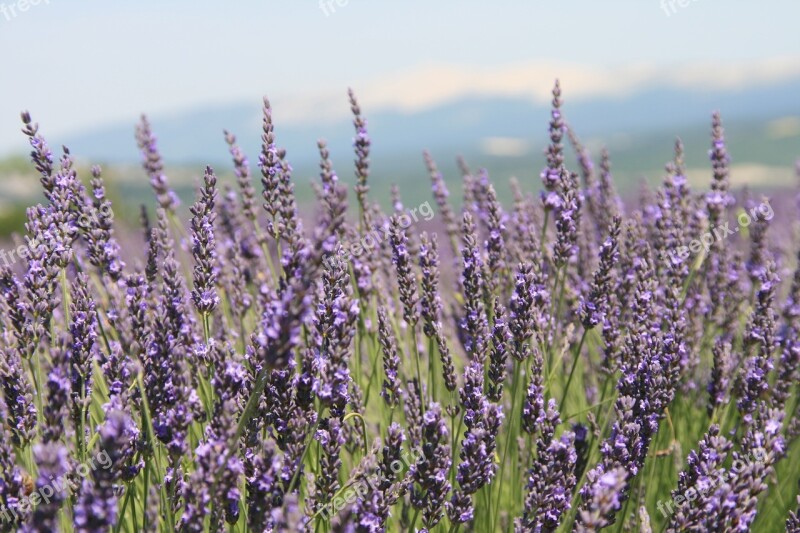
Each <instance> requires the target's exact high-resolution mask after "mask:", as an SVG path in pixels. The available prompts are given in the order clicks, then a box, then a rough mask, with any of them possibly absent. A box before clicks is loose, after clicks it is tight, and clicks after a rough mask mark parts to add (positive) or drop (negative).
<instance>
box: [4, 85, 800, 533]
mask: <svg viewBox="0 0 800 533" xmlns="http://www.w3.org/2000/svg"><path fill="white" fill-rule="evenodd" d="M349 105H350V108H351V111H352V112H353V115H354V119H353V124H354V127H355V137H354V139H353V148H354V154H355V155H354V164H355V171H354V176H355V183H354V184H351V185H352V187H353V192H354V194H353V197H354V198H355V199H356V202H355V204H356V208H355V209H350V208H349V207H348V187H349V186H348V184H347V183H346V182H345V181H344V180H340V178H339V177H338V174H337V172H336V170H335V169H334V164H333V160H332V155H331V152H330V150H329V149H328V145H327V144H326V143H325V142H324V141H320V142H319V143H318V146H317V149H318V150H319V155H320V175H319V183H318V184H316V185H315V190H316V193H317V202H318V206H317V208H316V209H315V212H316V216H315V217H314V218H313V223H311V224H304V223H303V219H302V217H301V214H302V213H303V212H304V211H305V206H304V205H302V204H300V203H298V200H297V199H296V198H295V193H294V187H295V183H294V178H293V176H292V166H291V164H290V162H289V159H288V156H287V154H286V151H285V150H283V149H282V148H281V147H280V146H281V145H280V143H281V140H280V136H279V135H278V134H276V130H275V127H274V124H273V118H272V117H273V114H272V107H271V105H270V103H269V101H268V100H267V99H265V100H264V107H263V124H262V130H263V131H262V138H261V141H262V148H261V152H260V154H258V160H257V161H258V169H259V170H260V173H261V179H260V188H261V198H262V199H263V205H262V207H263V210H260V209H258V208H257V198H258V191H257V187H258V186H259V185H258V183H257V182H254V180H253V177H252V174H251V169H250V164H249V160H248V157H247V155H246V154H245V153H244V151H243V149H242V148H241V147H240V146H239V144H237V141H236V137H235V136H234V135H233V134H231V133H228V132H225V136H224V140H225V142H226V143H227V146H228V150H229V152H230V156H231V159H232V169H231V171H230V172H229V174H230V175H231V176H230V180H228V179H227V178H226V175H225V174H226V173H219V174H217V173H216V172H215V171H214V170H212V169H211V168H210V167H207V168H206V169H205V172H204V176H203V180H202V183H201V184H200V187H199V190H198V194H197V197H196V199H195V202H194V204H193V205H191V207H190V208H189V209H188V212H186V211H184V210H182V208H181V207H180V206H181V204H180V203H179V201H178V197H177V195H176V194H175V193H174V191H173V190H172V189H171V188H170V186H169V184H168V181H167V177H166V173H165V166H164V162H163V159H162V156H161V153H160V152H159V149H158V146H157V142H156V136H155V133H154V132H153V128H152V126H151V124H150V123H149V122H148V120H147V119H146V118H145V117H143V118H142V120H141V122H140V124H139V125H138V126H137V128H136V141H137V143H138V146H139V149H140V151H141V153H142V156H143V168H144V170H145V173H146V175H147V177H148V178H149V180H150V183H151V185H152V188H153V190H154V193H155V199H154V200H155V204H156V205H155V208H156V209H155V211H153V210H152V208H148V207H147V206H145V207H143V208H142V210H141V212H142V217H141V218H142V229H141V230H137V231H135V232H130V233H131V235H128V234H127V233H126V232H125V231H123V228H121V227H119V224H118V223H115V219H114V215H113V205H112V202H111V201H110V199H109V197H108V195H107V194H106V186H107V184H106V182H105V181H104V180H103V178H102V177H101V171H100V169H99V167H94V168H92V170H91V171H90V172H89V173H87V174H86V175H84V173H83V170H81V169H80V168H79V166H77V165H76V164H75V163H74V161H73V156H72V154H71V153H70V152H69V150H68V149H66V148H64V150H63V153H62V155H61V157H60V159H57V158H56V157H55V156H54V154H53V153H52V151H51V150H50V148H49V145H48V143H47V141H46V139H45V137H44V135H43V133H42V132H41V130H40V128H39V126H38V124H36V123H34V122H33V120H32V118H31V116H30V115H29V114H28V113H23V115H22V120H23V130H22V131H23V133H24V135H25V136H26V137H27V138H28V140H29V142H30V144H31V148H32V150H31V154H30V159H31V162H32V165H33V168H34V171H35V173H36V175H37V177H38V179H39V181H40V183H41V185H42V190H43V203H42V204H40V205H37V206H35V207H32V208H30V209H29V210H28V213H27V215H28V220H27V224H26V226H25V232H24V235H23V236H22V237H23V238H22V239H20V241H21V242H23V241H24V248H25V250H26V251H27V252H28V253H27V254H26V255H25V258H24V261H21V262H20V263H18V264H16V265H14V267H13V268H3V269H2V270H0V292H1V293H2V295H3V298H2V301H0V325H1V326H2V331H0V379H2V384H0V466H1V467H2V468H0V531H48V532H49V531H113V532H114V533H117V532H120V531H126V532H129V531H148V532H150V531H164V532H173V531H197V532H203V531H209V532H218V531H230V532H245V531H256V532H264V531H270V532H272V531H314V532H331V531H357V532H375V531H442V532H450V533H453V532H455V531H459V530H463V531H515V532H528V531H531V532H555V531H560V532H566V531H598V530H600V529H604V528H613V529H615V530H616V531H636V530H639V531H655V530H658V531H664V530H665V531H748V530H753V531H778V530H783V529H784V528H785V530H786V531H798V530H800V521H799V520H798V510H797V504H796V502H797V501H798V500H797V495H798V494H797V493H798V484H797V480H798V478H800V443H798V438H797V437H798V436H800V394H799V393H800V391H799V390H798V372H800V368H799V367H800V345H799V344H798V341H797V338H796V337H797V333H798V331H800V311H799V310H798V309H800V308H798V302H800V267H799V266H798V265H797V262H798V257H800V255H798V249H800V242H797V239H795V238H793V237H791V236H790V232H780V231H776V230H777V229H779V228H780V225H778V224H776V223H775V222H773V221H771V219H772V217H773V215H774V216H777V217H780V218H781V220H783V221H784V225H790V224H792V223H795V224H796V222H795V219H794V218H793V217H795V216H796V210H795V208H794V207H790V208H788V209H783V206H782V205H781V204H780V201H776V202H775V206H774V209H773V206H772V204H770V200H769V199H768V198H764V199H762V200H761V204H760V205H759V204H755V203H754V202H752V201H750V200H746V199H743V198H742V197H741V195H737V194H736V193H735V191H733V190H732V189H731V181H730V175H731V171H732V170H731V167H730V160H731V155H730V154H729V152H728V148H727V145H726V141H725V134H724V130H723V126H722V119H721V117H720V115H719V114H714V115H713V117H712V131H711V149H710V151H709V158H710V167H709V179H708V181H709V190H708V191H693V190H692V189H691V188H690V186H689V180H688V179H687V176H686V168H685V164H684V162H683V150H684V148H683V145H682V143H681V142H680V141H678V142H677V143H676V145H675V155H674V157H673V159H672V160H671V161H669V162H668V163H667V165H666V177H665V178H664V180H663V182H662V185H661V186H660V187H658V189H657V190H655V191H653V192H652V193H650V194H647V195H644V196H643V197H642V199H641V200H640V202H639V203H638V204H636V203H634V202H625V201H623V200H622V199H621V198H620V197H619V196H618V194H617V193H616V192H615V190H616V188H615V186H614V181H613V176H612V174H611V158H610V155H609V152H608V151H607V150H603V151H602V152H601V154H600V157H599V165H598V166H597V167H595V164H594V162H593V159H592V153H591V151H590V150H589V149H587V148H586V147H585V146H584V145H583V144H581V142H580V140H579V138H578V136H577V132H576V131H575V130H574V129H573V127H572V126H570V128H569V129H567V126H566V121H565V113H566V112H568V106H565V102H564V99H563V98H562V90H561V87H560V85H559V84H558V83H556V85H555V88H554V89H553V101H552V110H551V114H550V120H549V123H548V125H547V132H548V136H549V145H548V147H547V149H546V152H545V153H546V159H547V165H546V167H545V168H544V170H543V171H542V172H541V175H540V177H541V180H542V182H543V185H544V189H543V191H542V193H541V195H540V196H538V198H537V195H536V194H534V193H535V191H534V187H533V186H532V185H531V184H529V183H526V182H524V181H517V180H513V181H512V183H511V189H512V191H513V197H514V203H513V205H512V206H510V207H508V208H507V207H505V206H504V205H503V203H502V202H501V198H502V197H503V195H502V193H501V191H502V186H501V184H499V183H493V182H492V179H491V178H490V176H489V174H488V172H487V171H486V170H483V169H475V170H473V169H470V168H469V167H468V166H467V164H466V162H465V161H464V160H463V159H461V160H459V162H458V163H459V166H460V170H461V175H462V179H463V184H464V202H463V204H462V205H461V206H459V205H458V204H457V203H453V202H452V201H451V199H450V197H449V192H448V187H450V189H452V186H453V184H452V183H450V184H448V183H447V180H446V179H445V177H444V175H443V173H442V172H441V171H440V170H439V168H438V167H437V165H436V163H435V162H434V159H433V157H432V156H431V155H430V154H429V153H427V152H425V153H424V162H425V165H426V167H427V171H428V173H429V175H430V178H431V184H432V187H431V193H432V198H433V200H434V201H435V203H436V205H437V206H438V210H439V211H438V216H437V219H436V220H435V221H433V222H431V223H428V224H412V223H410V219H409V217H408V215H407V213H406V208H405V206H404V205H403V201H402V199H401V193H402V188H395V189H393V193H392V198H391V201H392V207H393V209H392V212H391V213H390V214H386V213H384V212H383V211H382V210H381V208H380V207H379V203H376V200H381V199H378V198H374V197H373V195H374V192H373V193H371V191H374V190H375V189H374V188H370V179H372V178H371V176H372V175H373V173H372V172H371V168H370V159H369V156H370V153H371V152H372V150H373V141H372V139H371V137H370V136H369V133H368V130H367V120H366V118H365V115H364V111H363V110H362V108H361V106H360V105H359V104H358V102H357V100H356V97H355V95H354V93H353V92H352V91H350V92H349ZM573 126H574V125H573ZM543 130H544V127H543ZM564 134H567V135H568V137H569V139H570V141H571V144H572V146H573V148H574V152H575V154H574V155H575V161H574V163H571V162H570V161H569V157H568V155H569V154H568V153H567V152H566V151H565V146H564V144H563V142H562V141H563V137H564ZM378 146H379V145H378V144H377V143H376V145H375V147H376V148H377V147H378ZM571 167H574V168H575V170H576V171H573V170H572V169H571ZM227 181H230V183H226V182H227ZM84 182H85V183H86V184H84ZM764 205H766V207H768V208H769V209H766V208H764V209H762V208H761V207H760V206H764ZM459 209H460V210H461V212H460V213H459ZM148 213H155V216H154V217H153V218H152V222H151V216H150V214H148ZM743 214H744V215H745V216H746V217H747V218H748V219H749V221H748V223H747V224H746V225H747V226H748V227H747V229H746V230H745V229H744V223H743V222H742V221H743V220H744V218H743V216H742V215H743ZM186 221H188V224H187V222H186ZM406 222H409V223H406ZM725 224H739V225H740V226H742V228H740V229H742V231H740V232H733V233H734V234H731V235H730V236H729V237H728V236H725V238H720V237H719V236H718V234H715V235H714V236H715V238H714V239H713V240H712V241H710V244H709V245H707V246H705V247H696V246H694V245H693V243H695V242H697V243H706V242H709V241H708V235H710V233H709V232H712V231H714V229H715V228H717V227H720V226H722V225H725ZM141 235H144V238H143V239H142V237H141ZM133 239H139V242H140V244H141V246H140V247H138V248H140V249H141V250H142V251H143V253H142V255H141V256H138V257H137V254H136V253H135V250H136V249H137V247H136V246H134V247H123V246H122V245H121V244H120V243H121V242H123V240H124V241H125V242H127V241H129V240H133ZM367 242H371V243H372V245H371V246H366V245H365V243H367ZM442 242H444V243H445V244H444V245H441V246H440V243H442ZM744 258H747V259H746V260H745V259H744ZM782 278H785V281H784V280H783V279H782Z"/></svg>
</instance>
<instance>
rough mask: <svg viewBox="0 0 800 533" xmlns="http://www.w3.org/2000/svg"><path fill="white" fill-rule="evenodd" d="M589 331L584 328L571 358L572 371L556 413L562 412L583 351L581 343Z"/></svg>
mask: <svg viewBox="0 0 800 533" xmlns="http://www.w3.org/2000/svg"><path fill="white" fill-rule="evenodd" d="M588 331H589V330H588V329H586V328H584V330H583V335H581V342H580V343H578V349H577V351H576V352H575V354H573V356H572V369H570V371H569V377H568V378H567V384H566V386H564V395H563V396H562V397H561V403H560V404H558V412H559V413H560V412H562V411H563V410H564V402H566V401H567V394H569V387H570V385H572V377H573V376H574V375H575V369H576V368H577V367H578V360H579V359H580V358H581V350H582V349H583V342H584V341H585V340H586V333H587V332H588Z"/></svg>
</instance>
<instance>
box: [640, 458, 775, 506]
mask: <svg viewBox="0 0 800 533" xmlns="http://www.w3.org/2000/svg"><path fill="white" fill-rule="evenodd" d="M766 457H767V452H766V450H764V449H763V448H756V449H755V450H753V452H752V453H751V454H749V455H748V456H747V457H743V458H740V459H735V460H734V461H733V464H731V467H730V468H729V469H728V470H721V471H719V472H718V473H717V475H716V476H709V477H708V482H706V483H698V485H697V486H696V487H689V488H688V489H686V490H685V491H684V492H674V493H673V494H672V498H671V499H670V500H668V501H666V502H664V501H662V500H658V502H657V503H656V508H657V509H658V510H659V511H660V512H661V514H662V515H663V516H664V517H665V518H667V517H669V516H671V515H673V514H675V511H676V510H677V509H680V508H681V507H683V506H684V505H686V504H688V503H691V502H693V501H695V500H696V499H697V498H699V497H700V496H707V495H708V494H710V493H712V492H713V491H714V490H716V488H717V487H719V486H720V485H721V484H722V483H725V482H727V481H730V480H732V479H734V478H736V476H737V475H738V474H739V472H741V471H742V470H744V469H745V468H747V466H749V465H751V464H753V463H763V462H764V461H765V459H766Z"/></svg>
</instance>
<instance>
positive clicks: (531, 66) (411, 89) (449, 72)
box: [276, 57, 800, 121]
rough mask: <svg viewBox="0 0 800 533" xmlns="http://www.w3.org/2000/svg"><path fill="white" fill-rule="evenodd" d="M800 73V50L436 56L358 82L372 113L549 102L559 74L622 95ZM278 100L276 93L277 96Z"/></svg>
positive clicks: (304, 106)
mask: <svg viewBox="0 0 800 533" xmlns="http://www.w3.org/2000/svg"><path fill="white" fill-rule="evenodd" d="M797 77H800V57H786V58H775V59H770V60H766V61H764V60H761V61H753V62H750V63H737V64H727V65H726V64H718V63H714V64H703V63H697V64H689V65H683V66H680V67H675V68H665V67H663V66H657V65H655V64H648V63H641V64H630V65H626V66H620V67H616V68H604V67H595V66H587V65H579V64H574V63H556V62H532V63H525V64H517V65H510V66H499V67H462V66H454V65H444V64H438V65H434V64H430V65H426V66H421V67H418V68H414V69H410V70H405V71H400V72H397V73H395V74H394V75H390V76H388V77H387V76H383V77H382V78H381V79H380V80H373V81H370V82H367V83H365V84H364V85H363V86H357V87H355V90H356V94H357V95H358V97H359V102H360V103H361V105H362V108H363V109H364V110H365V113H366V115H367V116H369V113H370V112H371V111H372V112H374V111H376V110H378V109H395V110H399V111H419V110H421V109H425V108H429V107H432V106H436V105H439V104H443V103H446V102H449V101H452V100H454V99H457V98H463V97H469V96H484V97H487V96H498V97H521V98H530V99H531V100H532V101H534V102H537V103H540V104H541V103H546V102H548V101H549V100H550V98H551V94H550V93H551V90H552V87H553V82H554V80H555V79H556V78H558V79H559V80H560V82H561V87H562V90H563V94H564V98H565V99H566V100H567V101H569V100H581V99H588V98H592V97H598V96H604V97H619V98H624V97H626V96H629V95H631V94H634V93H636V92H639V91H641V90H643V89H647V88H652V87H661V88H679V89H689V90H697V91H709V90H715V91H720V90H737V89H742V88H747V87H757V86H766V85H771V84H774V83H777V82H781V81H785V80H789V79H793V78H797ZM280 100H281V102H280V103H281V104H282V105H284V106H286V107H284V109H282V110H280V111H279V110H277V109H276V113H278V112H280V113H281V115H282V116H283V117H284V118H285V119H287V120H292V121H312V120H314V121H319V120H320V118H321V117H320V114H321V112H322V118H324V119H325V118H326V119H333V118H338V117H341V116H343V115H345V114H346V113H347V111H348V110H347V107H346V106H343V105H342V95H341V94H337V95H331V94H317V95H301V96H298V97H292V98H291V99H289V98H284V99H280ZM276 101H277V99H276Z"/></svg>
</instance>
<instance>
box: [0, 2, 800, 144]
mask: <svg viewBox="0 0 800 533" xmlns="http://www.w3.org/2000/svg"><path fill="white" fill-rule="evenodd" d="M682 1H683V2H685V3H686V5H685V6H684V7H681V6H680V5H679V3H678V0H674V5H675V9H674V12H672V13H671V15H669V16H667V14H666V13H665V11H664V10H663V9H662V6H661V0H618V1H613V2H612V1H606V2H598V1H584V0H580V1H578V0H572V1H564V0H562V1H559V2H555V1H552V2H537V1H530V0H526V1H523V0H518V1H512V0H501V1H496V0H495V1H491V2H489V1H480V2H479V1H475V0H458V1H450V0H446V1H444V0H436V1H431V0H427V1H423V0H405V1H383V0H381V1H377V0H372V1H367V0H347V1H346V2H344V1H342V3H344V4H345V5H341V6H340V5H338V4H337V3H336V0H334V1H333V2H331V4H332V6H333V8H332V9H331V8H329V10H328V13H327V15H326V14H325V12H324V11H323V9H321V7H320V3H319V2H318V1H317V0H292V1H291V2H289V1H288V0H286V1H282V2H278V1H263V0H262V1H238V2H223V1H221V0H217V1H210V0H200V1H197V0H195V1H188V0H186V1H173V2H164V1H161V2H159V1H155V0H139V1H136V2H124V3H123V2H109V1H108V0H105V1H100V0H86V1H80V2H78V1H72V0H71V1H68V0H49V2H45V0H41V2H40V4H39V5H36V6H31V7H30V8H29V9H28V10H27V11H25V12H18V13H17V14H16V16H13V17H11V18H10V20H8V19H7V18H6V17H4V16H3V15H2V14H0V51H1V52H2V65H3V68H2V72H3V75H2V82H1V83H0V153H5V152H9V151H16V150H21V149H24V148H25V146H24V143H23V140H22V138H21V135H19V134H18V130H19V119H18V113H19V111H20V110H22V109H29V110H30V111H31V112H32V113H33V115H34V117H35V119H36V120H38V121H39V122H40V123H42V127H43V128H44V130H45V132H46V133H47V135H48V137H53V135H60V134H63V133H67V132H71V131H79V130H85V129H88V128H91V127H93V126H95V125H98V124H105V123H110V122H118V121H120V120H129V121H131V122H132V121H133V120H134V119H135V117H136V116H137V115H138V114H139V113H140V112H142V111H147V112H148V113H151V114H159V113H160V114H164V113H169V112H172V111H176V110H180V109H185V108H191V107H198V106H202V105H209V104H217V103H224V102H234V101H237V102H238V101H246V100H253V101H258V100H257V99H258V98H260V96H261V95H263V94H269V95H271V96H272V97H273V99H274V100H277V101H278V102H280V101H281V99H283V100H284V101H285V102H287V105H286V108H289V107H291V105H294V106H295V107H296V108H297V110H300V108H302V107H303V105H302V104H301V102H302V100H298V99H297V98H298V97H299V96H302V95H317V96H320V95H331V94H335V95H343V94H344V91H345V89H346V87H348V86H354V87H355V88H357V89H359V94H360V95H362V94H363V92H364V91H366V93H367V94H363V97H364V98H365V99H366V100H367V101H369V100H370V98H372V100H373V101H375V102H376V105H377V104H378V103H381V104H384V105H389V104H391V103H392V102H394V101H398V102H399V101H400V100H402V99H403V98H405V95H404V94H400V95H398V94H397V91H395V93H392V88H393V87H392V86H393V85H394V86H395V88H396V87H397V86H402V85H398V79H403V80H406V81H408V82H409V83H408V87H409V88H408V89H407V90H406V89H405V88H404V91H403V92H405V93H407V92H409V91H411V92H418V93H419V95H423V96H424V95H430V94H433V93H436V92H437V91H440V90H441V89H442V86H444V85H446V83H448V82H449V83H453V80H457V79H463V76H462V77H459V75H460V74H459V75H456V74H454V72H455V73H461V74H463V73H469V72H473V73H474V72H475V71H477V72H479V73H480V76H486V77H487V78H490V79H489V80H488V81H489V82H492V81H495V83H494V85H492V83H488V85H491V86H490V87H488V88H486V90H489V91H497V90H500V89H501V88H498V84H499V83H501V82H500V81H497V80H492V79H491V78H492V77H493V76H494V73H495V72H506V73H508V72H507V71H508V69H511V70H515V72H517V73H518V72H519V71H521V70H524V69H526V68H527V67H528V66H529V65H546V67H542V68H543V70H542V72H543V75H542V78H545V77H549V76H550V75H551V74H553V75H559V71H561V70H571V71H573V72H576V71H580V70H581V69H584V68H585V69H591V70H592V72H593V76H594V77H590V78H588V81H586V85H588V86H586V87H581V88H580V89H581V90H582V91H584V92H587V91H589V92H590V91H591V90H592V87H593V85H594V83H593V82H592V80H599V79H601V78H603V77H604V76H605V77H614V76H619V75H620V72H625V73H626V74H625V75H629V74H630V71H631V69H633V71H637V70H636V69H644V70H643V71H644V74H642V75H643V76H645V77H647V76H652V75H653V72H654V71H660V72H662V73H666V76H670V75H671V73H674V74H675V76H680V75H681V73H682V72H683V71H684V70H685V69H691V68H695V70H700V71H702V72H704V73H705V75H706V76H709V75H711V76H713V72H714V68H716V67H720V68H724V69H727V70H725V72H727V73H728V75H730V74H731V73H732V72H733V73H735V72H736V71H737V69H739V68H740V65H750V66H752V65H758V64H761V63H763V62H768V61H775V60H786V59H788V60H792V61H795V60H796V61H800V38H799V37H798V33H797V24H798V22H797V21H798V20H800V2H797V1H796V0H772V1H770V2H756V1H755V0H724V1H723V0H682ZM18 2H19V0H16V1H12V0H0V4H3V3H5V5H6V6H7V7H8V6H11V5H15V4H17V3H18ZM767 6H768V7H767ZM448 69H451V70H452V72H450V74H451V75H450V77H449V78H448V79H447V80H446V79H444V78H441V79H440V78H438V77H437V73H439V72H444V71H447V70H448ZM448 72H449V71H448ZM637 72H638V71H637ZM420 73H423V74H420ZM505 79H506V78H503V80H505ZM509 79H512V80H513V79H515V78H514V76H512V75H509ZM575 79H578V78H575ZM418 80H422V82H421V83H420V82H418ZM426 81H427V82H426ZM473 82H474V80H473ZM502 83H505V82H504V81H503V82H502ZM542 83H544V81H542ZM549 83H550V82H547V84H548V85H549ZM698 83H699V82H698ZM379 93H380V94H379ZM450 95H451V93H448V92H447V91H445V92H444V93H442V94H441V95H439V96H440V99H442V98H444V99H446V98H448V97H450ZM337 98H338V96H337ZM434 100H435V98H434ZM423 101H427V100H425V99H424V98H423ZM345 110H346V109H345ZM53 144H56V139H53Z"/></svg>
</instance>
